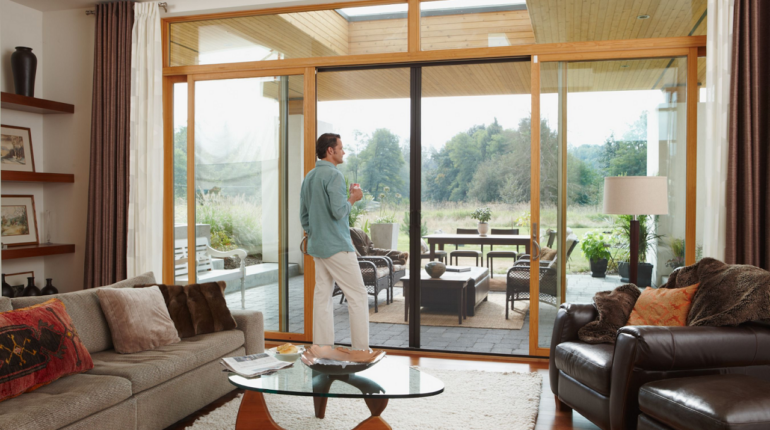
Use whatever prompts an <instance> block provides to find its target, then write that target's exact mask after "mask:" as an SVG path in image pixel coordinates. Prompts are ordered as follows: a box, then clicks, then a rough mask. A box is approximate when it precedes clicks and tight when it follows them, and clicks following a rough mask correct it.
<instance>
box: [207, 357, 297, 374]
mask: <svg viewBox="0 0 770 430" xmlns="http://www.w3.org/2000/svg"><path fill="white" fill-rule="evenodd" d="M220 363H222V366H224V367H225V369H227V370H229V371H230V372H233V373H237V374H239V375H241V376H244V377H246V378H251V377H254V376H257V375H264V374H266V373H272V372H275V371H276V370H279V369H283V368H284V367H289V366H291V365H292V363H289V362H286V361H279V360H278V359H276V358H275V357H273V356H272V355H270V354H266V353H261V354H251V355H242V356H240V357H226V358H223V359H222V360H220Z"/></svg>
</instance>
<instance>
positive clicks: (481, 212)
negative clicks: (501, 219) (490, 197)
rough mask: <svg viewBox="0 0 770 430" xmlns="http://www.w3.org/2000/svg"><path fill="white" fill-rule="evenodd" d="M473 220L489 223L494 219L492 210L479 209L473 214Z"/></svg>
mask: <svg viewBox="0 0 770 430" xmlns="http://www.w3.org/2000/svg"><path fill="white" fill-rule="evenodd" d="M471 219H475V220H478V221H479V222H482V223H483V222H489V220H490V219H492V209H489V208H487V207H484V208H478V209H476V210H475V211H473V213H472V214H471Z"/></svg>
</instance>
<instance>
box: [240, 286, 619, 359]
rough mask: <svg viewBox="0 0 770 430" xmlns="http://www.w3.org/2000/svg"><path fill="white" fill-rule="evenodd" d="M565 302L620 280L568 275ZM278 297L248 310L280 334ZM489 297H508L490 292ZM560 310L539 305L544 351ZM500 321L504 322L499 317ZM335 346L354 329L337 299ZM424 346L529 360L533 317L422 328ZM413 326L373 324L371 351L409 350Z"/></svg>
mask: <svg viewBox="0 0 770 430" xmlns="http://www.w3.org/2000/svg"><path fill="white" fill-rule="evenodd" d="M567 283H568V284H567V285H568V286H567V300H566V301H567V302H577V303H590V302H591V300H592V298H593V295H594V294H595V293H596V292H598V291H606V290H611V289H613V288H615V287H616V286H618V285H620V278H619V277H618V276H617V275H608V276H607V278H604V279H602V278H592V277H591V276H590V275H567ZM303 285H304V277H303V276H301V275H300V276H294V277H292V278H290V279H289V329H290V330H289V331H291V332H294V333H300V332H302V330H303V327H304V311H303V306H304V288H303ZM398 285H399V284H397V285H396V287H395V288H394V290H393V292H394V295H395V296H396V297H399V296H401V291H402V290H401V288H399V286H398ZM277 293H278V291H277V284H272V285H266V286H262V287H256V288H251V289H248V290H246V309H255V310H260V311H262V313H263V314H264V318H265V329H266V330H271V331H277V330H278V294H277ZM490 294H504V293H502V292H490ZM226 299H227V304H228V307H230V309H241V293H240V292H235V293H229V294H227V295H226ZM384 301H385V294H384V293H380V306H387V305H384V304H383V303H384ZM369 306H370V308H373V307H374V297H372V296H369ZM556 312H557V308H556V307H554V306H551V305H548V304H545V303H541V304H540V341H539V344H540V346H543V347H548V346H550V343H551V333H552V331H553V321H554V319H555V318H556ZM501 318H502V316H501ZM334 330H335V334H336V339H335V341H336V342H337V343H341V344H350V326H349V320H348V308H347V303H343V304H340V302H339V297H336V298H335V300H334ZM420 333H421V334H420V337H421V346H422V348H424V349H430V350H446V351H464V352H477V353H494V354H512V355H528V354H529V312H528V313H527V316H526V317H525V320H524V326H523V327H522V328H521V330H505V329H482V328H467V327H461V326H453V327H432V326H423V327H422V328H421V330H420ZM408 336H409V326H408V325H406V324H384V323H370V324H369V341H370V344H371V345H372V346H380V347H395V348H408V347H409V338H408Z"/></svg>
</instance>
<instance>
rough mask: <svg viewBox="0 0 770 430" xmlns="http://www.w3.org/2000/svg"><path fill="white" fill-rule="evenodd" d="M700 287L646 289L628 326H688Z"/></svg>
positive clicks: (696, 285) (629, 319)
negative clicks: (688, 318)
mask: <svg viewBox="0 0 770 430" xmlns="http://www.w3.org/2000/svg"><path fill="white" fill-rule="evenodd" d="M699 285H700V284H694V285H690V286H689V287H685V288H657V289H655V288H650V287H647V288H645V289H644V291H642V295H641V296H639V299H638V300H637V301H636V304H635V305H634V310H633V311H631V316H630V317H629V318H628V323H626V325H658V326H669V327H673V326H686V325H687V314H689V313H690V306H692V298H693V297H694V296H695V292H696V291H698V286H699Z"/></svg>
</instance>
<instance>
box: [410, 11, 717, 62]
mask: <svg viewBox="0 0 770 430" xmlns="http://www.w3.org/2000/svg"><path fill="white" fill-rule="evenodd" d="M706 3H707V1H706V0H683V1H664V2H639V1H638V0H613V1H609V2H608V1H607V0H583V1H577V2H571V1H569V2H568V1H559V2H554V1H553V0H528V1H524V0H443V1H425V2H423V3H422V4H421V5H420V16H421V34H420V36H421V39H422V43H421V44H422V50H423V51H432V50H438V49H459V48H486V47H495V46H511V45H522V44H531V43H565V42H588V41H599V40H622V39H644V38H652V37H656V38H657V37H676V36H702V35H705V34H706Z"/></svg>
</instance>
